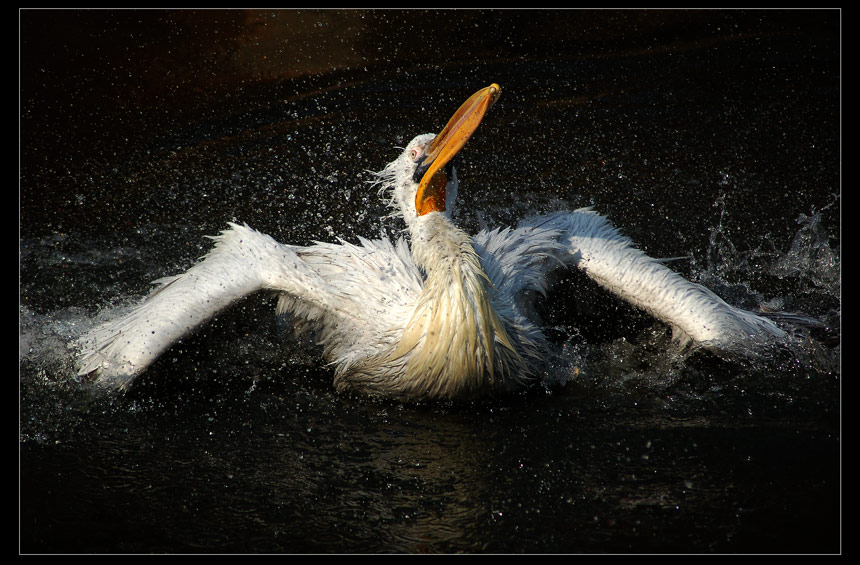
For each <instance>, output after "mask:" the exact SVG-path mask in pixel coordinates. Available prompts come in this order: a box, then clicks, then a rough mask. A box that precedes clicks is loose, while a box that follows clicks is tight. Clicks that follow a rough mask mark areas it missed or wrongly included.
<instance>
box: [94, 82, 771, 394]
mask: <svg viewBox="0 0 860 565" xmlns="http://www.w3.org/2000/svg"><path fill="white" fill-rule="evenodd" d="M499 94H500V88H499V86H498V85H497V84H493V85H491V86H488V87H487V88H484V89H482V90H480V91H478V92H477V93H475V94H474V95H472V96H471V97H470V98H469V99H468V100H467V101H466V102H465V103H464V104H463V105H462V106H461V107H460V109H459V110H457V112H456V113H455V114H454V116H453V117H452V118H451V120H450V121H449V122H448V124H447V125H446V126H445V128H444V129H443V130H442V132H441V133H440V134H439V135H433V134H425V135H420V136H418V137H416V138H415V139H413V140H412V141H411V142H410V143H409V144H408V145H407V146H406V149H405V150H404V151H403V152H402V153H401V154H400V156H399V157H398V158H397V159H396V160H395V161H394V162H392V163H390V164H389V165H388V166H386V167H385V169H384V170H382V171H381V172H380V173H378V177H379V181H380V183H381V185H382V188H383V189H384V190H387V191H388V194H389V196H390V198H391V205H392V206H393V207H394V208H395V209H396V212H395V214H396V215H399V216H401V217H402V218H403V220H405V222H406V226H407V228H408V235H409V238H408V242H407V241H406V240H405V239H403V238H401V239H398V240H397V241H390V240H388V239H379V240H374V241H370V240H366V239H363V238H359V243H358V244H351V243H347V242H345V241H342V240H341V241H340V243H339V244H331V243H317V244H315V245H311V246H309V247H301V246H294V245H284V244H281V243H278V242H277V241H275V240H274V239H272V238H271V237H269V236H268V235H265V234H262V233H260V232H257V231H254V230H253V229H251V228H249V227H248V226H246V225H236V224H230V227H229V229H227V230H225V231H224V232H222V233H221V234H220V235H218V236H215V237H213V238H212V239H214V240H215V246H214V248H213V249H212V250H211V251H210V252H209V253H208V255H206V256H205V257H204V258H203V260H202V261H201V262H199V263H198V264H197V265H195V266H194V267H192V268H190V269H189V270H188V271H187V272H185V273H182V274H180V275H177V276H173V277H168V278H165V279H161V280H159V281H156V283H160V286H159V287H158V288H157V289H156V290H154V291H153V292H152V293H151V294H150V295H149V296H148V297H147V298H146V299H145V300H144V301H143V302H142V303H141V304H140V305H138V306H137V307H135V308H134V309H133V310H132V311H130V312H129V313H128V314H126V315H125V316H123V317H121V318H119V319H117V320H114V321H111V322H108V323H106V324H105V325H103V326H101V327H97V328H95V329H94V330H93V331H91V332H90V333H89V334H87V335H85V336H83V338H82V339H81V344H80V347H81V349H82V352H81V353H82V357H83V359H82V362H81V367H80V374H81V375H91V377H92V378H95V380H96V382H97V383H100V384H103V385H106V386H109V387H115V388H120V389H125V388H127V387H128V386H129V385H130V384H131V383H132V381H133V379H134V378H135V377H136V376H138V375H139V374H141V373H142V372H143V371H144V370H145V369H146V368H147V367H148V366H149V365H150V364H151V363H152V362H153V361H155V359H156V358H158V356H159V355H161V354H162V353H163V352H164V351H165V350H166V349H168V348H169V347H170V346H171V344H173V343H175V342H176V341H177V340H179V339H181V338H182V337H183V336H185V335H187V334H188V333H189V332H192V331H193V330H194V329H195V328H197V327H199V326H200V325H201V324H203V323H204V322H206V321H207V320H208V319H209V318H211V317H212V316H213V315H214V314H215V313H216V312H218V311H219V310H221V309H223V308H224V307H226V306H227V305H229V304H230V303H232V302H234V301H235V300H238V299H240V298H242V297H244V296H246V295H248V294H250V293H253V292H255V291H258V290H261V289H265V290H271V291H275V292H277V293H278V294H279V296H280V298H279V300H278V306H277V311H278V313H289V314H291V315H292V317H293V319H294V320H295V321H296V322H297V323H299V322H301V323H303V324H305V325H309V326H310V327H312V328H313V329H314V330H316V332H317V334H316V335H317V341H318V343H319V344H321V345H322V346H323V354H324V357H325V359H326V360H327V361H328V362H329V363H330V364H331V365H332V366H333V367H334V385H335V387H336V388H337V390H355V391H360V392H363V393H367V394H371V395H379V396H387V397H393V398H398V399H403V400H410V399H411V400H419V399H459V398H469V397H473V396H476V395H480V394H484V393H497V392H503V391H508V390H512V389H517V388H519V387H522V386H523V385H525V384H527V383H528V382H529V381H530V380H532V379H533V378H534V376H535V375H536V374H537V372H538V371H537V368H538V367H539V365H540V362H541V358H542V355H543V351H544V348H545V347H546V343H545V340H544V336H543V334H542V331H541V328H540V326H539V325H538V323H539V322H538V321H537V320H534V319H533V317H532V316H531V314H530V313H531V312H532V309H531V308H530V306H531V305H530V303H529V301H530V298H529V297H531V296H534V294H535V292H540V293H543V292H545V290H546V288H545V286H546V282H545V280H546V278H545V275H546V274H547V273H548V272H549V271H550V270H553V269H557V268H559V267H560V266H571V265H572V266H575V267H577V268H579V269H581V270H582V271H584V272H585V273H586V274H587V275H588V276H589V277H591V278H592V279H594V280H595V281H597V283H599V284H600V285H601V286H603V287H604V288H605V289H607V290H609V291H610V292H612V293H614V294H616V295H618V296H619V297H621V298H623V299H625V300H626V301H628V302H630V303H631V304H633V305H635V306H637V307H639V308H641V309H644V310H645V311H647V312H649V313H650V314H652V315H653V316H655V317H656V318H658V319H660V320H662V321H663V322H665V323H667V324H669V325H670V326H672V327H673V328H674V335H675V337H677V339H678V340H679V341H680V342H681V343H682V344H687V343H690V342H695V343H697V344H701V345H702V346H704V347H707V348H711V349H716V350H722V351H728V352H733V351H738V350H747V349H751V348H754V346H755V345H756V344H757V343H759V342H760V341H766V340H768V339H770V338H777V337H780V336H782V335H783V332H782V330H780V329H779V328H778V327H777V326H776V325H774V324H773V323H772V322H771V321H770V320H767V319H765V318H762V317H759V316H756V315H754V314H752V313H750V312H746V311H744V310H740V309H738V308H734V307H732V306H730V305H728V304H727V303H726V302H724V301H723V300H722V299H720V298H719V297H717V296H716V295H715V294H714V293H712V292H711V291H710V290H708V289H706V288H704V287H702V286H700V285H697V284H694V283H692V282H689V281H687V280H686V279H684V278H682V277H681V276H680V275H678V274H677V273H675V272H673V271H671V270H670V269H668V268H667V267H666V266H665V265H664V264H663V263H661V262H660V261H658V260H656V259H652V258H650V257H648V256H647V255H645V254H644V253H643V252H642V251H640V250H638V249H636V248H635V247H634V246H633V244H632V243H631V241H630V240H629V239H628V238H627V237H624V236H622V235H621V234H620V233H619V232H618V231H617V230H616V229H615V228H614V227H613V226H612V225H611V224H610V223H609V221H608V220H607V219H606V218H604V217H602V216H600V215H598V214H597V213H595V212H593V211H591V209H589V208H582V209H579V210H575V211H573V212H559V213H552V214H548V215H543V216H537V217H534V218H530V219H528V220H526V221H524V222H522V223H521V224H520V225H519V227H517V228H514V229H508V228H506V229H496V230H492V231H486V230H485V231H482V232H480V233H478V234H477V235H475V236H473V237H470V236H469V235H467V234H466V233H465V232H464V231H463V230H461V229H460V228H458V227H457V226H456V225H454V223H453V222H452V221H451V215H450V212H451V210H452V208H453V205H454V199H455V197H456V191H457V186H458V184H457V179H456V172H455V171H454V170H453V167H451V166H450V161H451V159H452V158H453V157H454V155H455V154H456V153H457V152H458V151H459V150H460V149H461V148H462V147H463V145H464V144H465V143H466V141H467V140H468V139H469V137H470V136H471V135H472V133H473V132H474V131H475V129H476V128H477V126H478V124H479V123H480V122H481V120H482V119H483V117H484V114H485V113H486V111H487V110H488V109H489V108H490V106H492V105H493V103H494V102H495V101H496V99H497V98H498V97H499ZM307 323H309V324H307Z"/></svg>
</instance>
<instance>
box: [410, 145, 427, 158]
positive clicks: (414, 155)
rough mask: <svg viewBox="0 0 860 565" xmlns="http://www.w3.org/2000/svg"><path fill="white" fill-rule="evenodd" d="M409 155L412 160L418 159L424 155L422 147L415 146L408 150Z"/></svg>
mask: <svg viewBox="0 0 860 565" xmlns="http://www.w3.org/2000/svg"><path fill="white" fill-rule="evenodd" d="M409 156H410V157H412V160H413V161H420V160H421V158H422V157H423V156H424V147H423V146H421V147H416V148H414V149H413V150H412V151H410V152H409Z"/></svg>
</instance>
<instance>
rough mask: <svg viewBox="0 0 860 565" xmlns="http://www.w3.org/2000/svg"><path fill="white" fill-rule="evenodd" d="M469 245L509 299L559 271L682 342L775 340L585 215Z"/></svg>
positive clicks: (730, 347)
mask: <svg viewBox="0 0 860 565" xmlns="http://www.w3.org/2000/svg"><path fill="white" fill-rule="evenodd" d="M475 242H476V247H480V251H479V252H480V253H481V254H482V259H484V260H485V264H486V266H487V272H488V275H489V276H490V278H491V280H492V281H493V282H494V283H495V284H496V286H497V288H498V289H499V291H500V292H504V293H506V294H507V295H508V296H510V297H512V299H514V298H513V297H515V296H517V295H519V296H522V295H523V291H528V290H534V291H543V290H544V289H545V286H544V285H545V284H546V283H545V280H546V275H547V273H548V272H549V271H550V270H552V269H555V268H558V267H559V265H560V264H563V265H570V266H575V267H577V268H578V269H580V270H582V271H583V272H584V273H585V274H586V275H588V276H589V277H590V278H591V279H593V280H594V281H596V282H597V283H598V284H599V285H600V286H601V287H603V288H604V289H606V290H608V291H609V292H611V293H613V294H615V295H616V296H618V297H619V298H622V299H623V300H626V301H627V302H629V303H630V304H632V305H634V306H636V307H638V308H641V309H643V310H645V311H647V312H649V313H650V314H651V315H653V316H654V317H656V318H658V319H659V320H662V321H663V322H665V323H667V324H669V325H670V326H672V328H673V329H674V331H675V334H676V336H677V337H678V338H679V339H680V340H681V341H682V342H689V341H694V342H697V343H699V344H702V345H703V346H706V347H709V348H713V349H718V350H722V351H727V352H731V351H740V350H745V349H749V348H753V347H754V346H755V345H756V344H757V343H759V342H763V341H766V340H768V339H770V338H772V337H781V336H782V335H783V331H782V330H781V329H779V328H778V327H777V326H776V325H775V324H774V323H773V322H771V321H770V320H768V319H766V318H763V317H761V316H757V315H755V314H753V313H751V312H747V311H745V310H741V309H739V308H735V307H733V306H731V305H729V304H727V303H726V302H725V301H723V300H722V299H721V298H720V297H718V296H717V295H716V294H714V293H713V292H711V291H710V290H708V289H707V288H705V287H703V286H701V285H699V284H696V283H693V282H690V281H688V280H686V279H685V278H683V277H682V276H681V275H679V274H678V273H675V272H674V271H672V270H671V269H669V268H668V267H666V266H665V265H664V264H663V263H662V262H660V261H659V260H657V259H654V258H651V257H649V256H648V255H646V254H645V253H643V252H642V251H641V250H639V249H637V248H636V247H635V246H634V245H633V243H632V242H631V241H630V239H629V238H627V237H625V236H623V235H621V233H619V231H618V230H617V229H616V228H615V227H613V226H612V224H611V223H610V222H609V220H607V219H606V218H604V217H603V216H601V215H599V214H597V213H596V212H593V211H592V210H591V209H589V208H581V209H579V210H575V211H573V212H557V213H552V214H547V215H543V216H537V217H534V218H530V219H528V220H526V221H524V222H522V223H521V224H520V225H519V226H518V227H517V228H516V229H513V230H495V231H492V232H482V233H481V234H479V235H478V236H476V238H475ZM519 299H520V300H522V298H519Z"/></svg>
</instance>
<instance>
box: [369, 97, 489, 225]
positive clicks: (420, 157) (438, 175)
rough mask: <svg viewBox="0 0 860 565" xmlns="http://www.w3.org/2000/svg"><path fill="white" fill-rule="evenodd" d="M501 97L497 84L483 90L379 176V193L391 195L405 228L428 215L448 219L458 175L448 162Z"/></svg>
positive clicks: (415, 141)
mask: <svg viewBox="0 0 860 565" xmlns="http://www.w3.org/2000/svg"><path fill="white" fill-rule="evenodd" d="M500 94H501V88H500V87H499V85H498V84H491V85H490V86H488V87H486V88H482V89H481V90H479V91H478V92H476V93H475V94H473V95H472V96H470V97H469V99H468V100H466V101H465V102H464V103H463V104H462V105H461V106H460V108H459V109H458V110H457V111H456V112H455V113H454V115H453V116H452V117H451V119H450V120H448V124H447V125H446V126H445V127H444V128H443V129H442V131H441V132H439V134H438V135H435V134H432V133H427V134H423V135H419V136H418V137H416V138H415V139H413V140H412V141H410V142H409V144H408V145H407V146H406V148H405V149H404V150H403V152H402V153H401V154H400V156H399V157H398V158H397V159H395V160H394V161H393V162H391V163H390V164H389V165H388V166H387V167H386V168H385V169H384V170H383V171H381V172H380V173H379V179H380V182H381V184H382V188H381V190H380V191H385V190H390V191H391V192H390V193H391V204H392V206H393V207H395V209H396V210H397V214H399V215H402V216H403V218H404V220H406V223H407V225H411V224H412V222H413V221H414V219H415V218H417V217H419V216H424V215H426V214H428V213H430V212H440V213H442V214H444V215H445V216H450V214H451V211H452V210H453V207H454V202H455V200H456V198H457V174H456V171H455V170H454V167H453V165H452V164H451V160H452V159H453V158H454V156H455V155H457V153H458V152H459V151H460V150H461V149H462V148H463V146H464V145H466V142H467V141H468V140H469V138H470V137H471V136H472V134H473V133H474V132H475V130H476V129H477V128H478V125H479V124H480V123H481V120H482V119H483V118H484V115H485V114H486V113H487V110H489V109H490V107H491V106H492V105H493V104H494V103H495V102H496V100H498V98H499V96H500Z"/></svg>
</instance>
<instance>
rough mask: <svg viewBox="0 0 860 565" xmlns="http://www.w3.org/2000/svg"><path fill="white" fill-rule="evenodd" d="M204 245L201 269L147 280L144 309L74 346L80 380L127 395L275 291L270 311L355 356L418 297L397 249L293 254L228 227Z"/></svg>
mask: <svg viewBox="0 0 860 565" xmlns="http://www.w3.org/2000/svg"><path fill="white" fill-rule="evenodd" d="M212 239H214V240H215V242H216V243H215V246H214V248H213V249H212V251H210V252H209V254H207V255H206V256H205V257H204V259H203V260H202V261H201V262H200V263H198V264H197V265H195V266H194V267H192V268H190V269H189V270H188V271H186V272H184V273H182V274H180V275H177V276H173V277H168V278H164V279H161V280H159V281H156V283H157V284H159V285H160V286H159V287H158V288H157V289H155V290H154V291H153V292H152V293H151V294H150V295H149V296H147V297H146V298H145V299H144V301H143V302H141V303H140V304H139V305H137V306H136V307H134V308H133V309H132V310H131V311H129V312H128V313H127V314H125V315H124V316H121V317H120V318H118V319H115V320H112V321H109V322H107V323H105V324H104V325H102V326H99V327H97V328H95V329H94V330H93V331H91V332H90V333H88V334H86V335H84V336H83V337H82V338H81V339H80V340H79V343H78V346H79V348H80V349H81V356H82V360H81V365H80V370H79V374H81V375H90V374H91V375H93V376H95V377H96V379H97V380H96V382H97V383H99V384H103V385H106V386H111V387H116V388H126V387H127V386H129V385H130V383H131V382H132V380H133V379H134V378H135V377H136V376H138V375H139V374H140V373H142V372H143V371H144V370H145V369H146V368H147V367H148V366H149V365H151V364H152V363H153V362H154V361H155V360H156V359H157V358H158V357H159V356H160V355H161V354H162V353H163V352H164V351H165V350H167V349H168V348H169V347H170V346H171V345H173V344H174V343H176V342H177V341H178V340H180V339H182V338H183V337H184V336H186V335H188V334H189V333H191V332H193V331H194V330H195V329H197V328H198V327H200V326H201V325H202V324H204V323H205V322H206V321H208V320H209V319H211V318H212V317H213V316H214V315H215V314H217V313H218V312H219V311H221V310H223V309H224V308H225V307H227V306H228V305H230V304H231V303H233V302H235V301H236V300H239V299H241V298H243V297H245V296H248V295H249V294H252V293H254V292H257V291H259V290H272V291H277V292H279V293H280V295H281V298H280V300H279V304H278V310H279V312H280V313H283V312H289V313H291V314H293V315H294V316H296V317H297V318H299V319H300V320H303V321H305V322H310V323H311V325H313V326H314V327H315V328H317V329H322V330H323V336H322V337H323V338H324V339H326V340H328V342H329V343H328V344H327V347H335V349H336V345H337V343H338V342H344V341H348V342H349V344H350V345H351V346H353V347H357V346H359V347H357V348H358V349H360V346H361V345H362V344H363V343H365V342H369V343H377V344H378V343H379V341H378V340H379V336H378V335H373V333H374V332H382V331H383V328H386V327H388V326H390V325H391V324H392V323H394V322H395V321H396V319H397V318H398V316H400V312H399V309H400V308H406V307H407V304H408V302H409V301H410V300H414V298H415V297H416V296H417V294H418V292H420V286H421V282H420V273H419V271H418V269H417V268H416V267H415V265H414V264H413V263H412V260H411V256H410V255H409V253H408V249H407V248H406V244H405V243H404V242H403V241H402V240H401V241H398V242H397V244H392V243H391V242H389V241H388V240H377V241H368V240H362V241H361V243H362V245H350V244H342V245H333V244H316V245H313V246H310V247H297V246H290V245H284V244H281V243H278V242H277V241H275V240H274V239H273V238H271V237H270V236H268V235H265V234H262V233H260V232H257V231H255V230H253V229H251V228H249V227H247V226H239V225H236V224H230V229H228V230H225V231H224V232H222V233H221V234H220V235H218V236H215V237H213V238H212ZM401 317H402V316H401ZM371 321H372V322H373V323H370V322H371ZM374 339H376V340H377V341H374Z"/></svg>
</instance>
